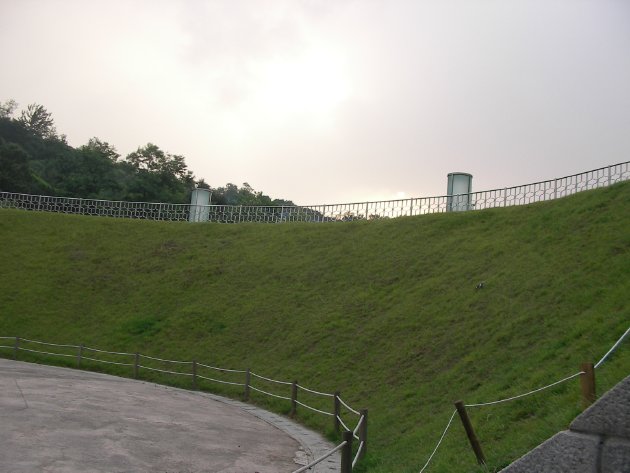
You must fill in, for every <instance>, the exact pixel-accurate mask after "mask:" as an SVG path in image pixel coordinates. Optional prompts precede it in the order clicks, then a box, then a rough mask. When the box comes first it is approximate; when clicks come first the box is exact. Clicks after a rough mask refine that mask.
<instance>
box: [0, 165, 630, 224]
mask: <svg viewBox="0 0 630 473" xmlns="http://www.w3.org/2000/svg"><path fill="white" fill-rule="evenodd" d="M629 179H630V161H626V162H623V163H619V164H613V165H610V166H606V167H602V168H598V169H593V170H591V171H586V172H582V173H578V174H572V175H569V176H564V177H559V178H556V179H550V180H547V181H541V182H535V183H530V184H523V185H519V186H514V187H506V188H501V189H493V190H488V191H481V192H472V193H470V194H457V195H443V196H436V197H417V198H410V199H398V200H388V201H368V202H354V203H346V204H325V205H307V206H248V205H205V206H203V205H197V204H194V205H191V204H170V203H152V202H125V201H109V200H99V199H82V198H74V197H55V196H46V195H30V194H19V193H11V192H0V208H13V209H21V210H31V211H40V212H57V213H66V214H79V215H93V216H101V217H113V218H134V219H143V220H161V221H186V222H188V221H202V220H203V221H208V222H216V223H242V222H260V223H280V222H347V221H352V220H377V219H382V218H397V217H404V216H414V215H426V214H432V213H442V212H453V211H467V210H480V209H488V208H495V207H511V206H517V205H526V204H531V203H535V202H542V201H548V200H554V199H558V198H562V197H566V196H569V195H572V194H575V193H578V192H582V191H586V190H590V189H597V188H601V187H607V186H610V185H612V184H615V183H617V182H622V181H626V180H629ZM199 216H203V218H202V219H200V218H199Z"/></svg>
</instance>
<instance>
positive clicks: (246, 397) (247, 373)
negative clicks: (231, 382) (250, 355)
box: [243, 368, 252, 401]
mask: <svg viewBox="0 0 630 473" xmlns="http://www.w3.org/2000/svg"><path fill="white" fill-rule="evenodd" d="M251 379H252V378H251V372H250V371H249V368H247V369H246V370H245V390H244V392H243V400H244V401H249V383H250V382H251Z"/></svg>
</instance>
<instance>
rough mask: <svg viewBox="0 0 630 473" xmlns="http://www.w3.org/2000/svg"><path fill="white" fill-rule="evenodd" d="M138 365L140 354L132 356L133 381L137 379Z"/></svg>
mask: <svg viewBox="0 0 630 473" xmlns="http://www.w3.org/2000/svg"><path fill="white" fill-rule="evenodd" d="M139 365H140V353H136V354H135V355H134V356H133V379H138V367H139Z"/></svg>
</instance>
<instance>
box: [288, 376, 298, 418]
mask: <svg viewBox="0 0 630 473" xmlns="http://www.w3.org/2000/svg"><path fill="white" fill-rule="evenodd" d="M297 387H298V382H297V380H296V381H293V382H292V383H291V412H290V413H289V417H295V412H296V411H297V395H298V388H297Z"/></svg>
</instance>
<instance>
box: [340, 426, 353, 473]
mask: <svg viewBox="0 0 630 473" xmlns="http://www.w3.org/2000/svg"><path fill="white" fill-rule="evenodd" d="M352 437H353V434H352V432H351V431H349V430H346V431H345V432H344V433H343V441H344V442H346V444H345V445H344V446H343V447H342V449H341V473H352Z"/></svg>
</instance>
